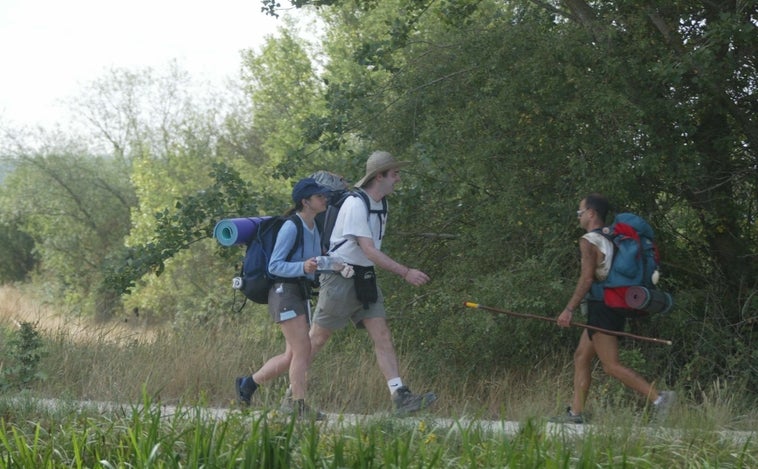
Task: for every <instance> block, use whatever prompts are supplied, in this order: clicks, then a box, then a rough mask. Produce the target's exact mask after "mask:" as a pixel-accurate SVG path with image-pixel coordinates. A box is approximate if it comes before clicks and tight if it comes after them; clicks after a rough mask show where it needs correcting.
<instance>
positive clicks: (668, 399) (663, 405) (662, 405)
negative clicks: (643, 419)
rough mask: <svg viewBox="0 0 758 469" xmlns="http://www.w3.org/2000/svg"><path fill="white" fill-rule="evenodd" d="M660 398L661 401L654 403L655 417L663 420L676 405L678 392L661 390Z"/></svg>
mask: <svg viewBox="0 0 758 469" xmlns="http://www.w3.org/2000/svg"><path fill="white" fill-rule="evenodd" d="M658 399H660V401H659V402H658V403H657V404H655V403H654V404H653V412H654V414H653V419H654V420H655V421H656V422H663V421H664V420H666V417H667V416H668V414H669V412H670V411H671V408H672V407H673V406H674V402H676V393H675V392H674V391H661V392H659V393H658Z"/></svg>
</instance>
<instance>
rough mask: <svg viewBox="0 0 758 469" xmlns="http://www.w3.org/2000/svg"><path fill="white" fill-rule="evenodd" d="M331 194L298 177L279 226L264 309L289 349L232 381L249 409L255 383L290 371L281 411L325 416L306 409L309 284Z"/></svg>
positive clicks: (312, 276) (309, 180)
mask: <svg viewBox="0 0 758 469" xmlns="http://www.w3.org/2000/svg"><path fill="white" fill-rule="evenodd" d="M330 192H331V189H329V188H328V187H325V186H322V185H320V184H318V183H317V182H316V181H315V180H314V179H313V178H305V179H301V180H300V181H298V182H297V184H295V187H294V188H293V190H292V200H293V202H294V203H295V208H293V209H292V210H290V212H289V213H288V214H287V215H288V216H289V215H293V216H291V217H290V218H288V219H287V221H285V222H284V223H283V224H282V225H281V228H280V229H279V232H278V234H277V235H276V243H275V244H274V248H273V251H272V253H271V259H270V261H269V263H268V271H269V273H270V274H271V275H272V276H274V281H273V282H272V284H271V286H270V288H269V291H268V311H269V314H270V315H271V318H272V319H273V321H274V322H275V323H277V324H279V325H280V327H281V329H282V333H283V334H284V338H285V341H286V344H287V345H286V348H285V351H284V352H283V353H281V354H279V355H277V356H275V357H272V358H270V359H269V360H268V361H267V362H266V363H265V364H264V365H263V366H262V367H261V368H260V369H259V370H258V371H257V372H255V373H254V374H253V375H252V376H249V375H248V376H243V377H239V378H237V379H236V381H235V387H236V391H237V399H238V401H239V402H240V403H241V404H245V405H249V404H250V399H251V397H252V395H253V393H254V392H255V391H256V389H258V385H260V384H262V383H264V382H266V381H268V380H271V379H273V378H275V377H277V376H279V375H280V374H282V373H283V372H284V371H285V370H288V371H289V379H290V386H291V395H290V396H288V397H287V399H285V401H284V402H283V403H282V409H283V410H284V411H287V412H292V413H295V414H297V416H298V417H299V418H304V419H306V418H307V419H315V420H322V419H323V418H324V414H322V413H321V412H319V411H318V410H315V409H311V408H310V407H308V405H307V404H306V403H305V394H306V389H307V386H306V372H307V370H308V366H309V364H310V356H311V342H310V339H309V337H308V330H309V327H308V312H309V308H310V306H309V303H308V301H309V298H310V293H309V291H308V284H309V283H310V282H312V281H313V280H315V274H316V268H317V264H316V257H317V256H320V255H321V237H320V234H319V230H318V229H317V227H316V222H315V218H316V215H318V214H319V213H321V212H323V211H325V210H326V206H327V195H328V194H329V193H330ZM296 223H298V224H301V225H302V226H301V227H300V226H297V225H296ZM298 242H299V243H300V244H301V245H300V246H297V243H298ZM290 253H291V254H290Z"/></svg>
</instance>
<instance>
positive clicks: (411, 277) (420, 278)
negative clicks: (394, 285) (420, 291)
mask: <svg viewBox="0 0 758 469" xmlns="http://www.w3.org/2000/svg"><path fill="white" fill-rule="evenodd" d="M403 280H405V281H406V282H408V283H410V284H411V285H413V286H414V287H420V286H421V285H423V284H425V283H426V282H428V281H429V280H430V278H429V276H428V275H426V274H425V273H424V272H421V271H420V270H418V269H408V272H406V273H405V275H403Z"/></svg>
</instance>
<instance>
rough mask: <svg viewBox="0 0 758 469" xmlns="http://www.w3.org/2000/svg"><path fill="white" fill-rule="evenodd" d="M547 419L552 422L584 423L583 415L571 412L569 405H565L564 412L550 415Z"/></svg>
mask: <svg viewBox="0 0 758 469" xmlns="http://www.w3.org/2000/svg"><path fill="white" fill-rule="evenodd" d="M548 421H549V422H552V423H573V424H576V425H580V424H583V423H584V416H583V415H582V414H575V413H573V412H572V411H571V407H567V408H566V413H565V414H563V415H558V416H555V417H551V418H550V420H548Z"/></svg>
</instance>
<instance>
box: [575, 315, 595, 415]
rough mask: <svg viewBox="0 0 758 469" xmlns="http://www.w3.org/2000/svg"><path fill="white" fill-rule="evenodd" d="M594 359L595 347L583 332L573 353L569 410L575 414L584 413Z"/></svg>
mask: <svg viewBox="0 0 758 469" xmlns="http://www.w3.org/2000/svg"><path fill="white" fill-rule="evenodd" d="M595 336H597V334H596V335H595ZM594 358H595V345H594V344H593V341H592V340H590V336H589V335H588V334H587V330H585V331H584V332H583V333H582V336H581V338H580V339H579V345H577V346H576V351H575V352H574V399H573V401H572V404H571V410H572V412H574V413H575V414H581V413H582V412H583V411H584V403H585V402H586V401H587V394H588V393H589V390H590V383H591V382H592V368H591V367H592V360H593V359H594Z"/></svg>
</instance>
